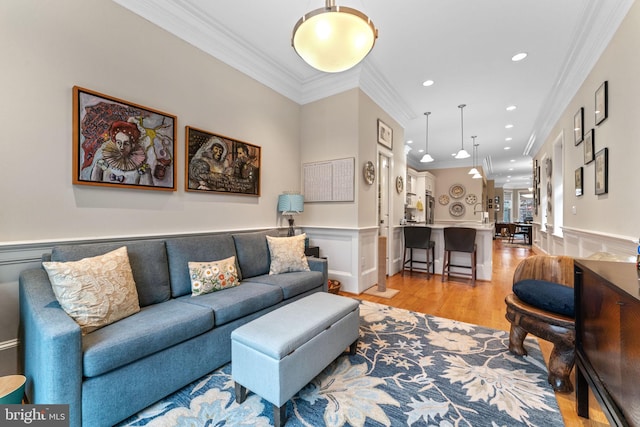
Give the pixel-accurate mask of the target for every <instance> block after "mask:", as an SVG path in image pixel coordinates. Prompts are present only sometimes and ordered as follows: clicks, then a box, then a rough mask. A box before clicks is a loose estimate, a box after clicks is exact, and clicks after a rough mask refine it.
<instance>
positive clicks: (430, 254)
mask: <svg viewBox="0 0 640 427" xmlns="http://www.w3.org/2000/svg"><path fill="white" fill-rule="evenodd" d="M435 247H436V242H434V241H433V240H431V227H421V226H410V227H404V251H403V253H402V275H403V276H404V272H405V270H407V269H408V270H409V273H413V270H416V271H420V272H426V273H427V277H430V274H429V266H431V274H435V266H434V260H435V253H436V252H435ZM420 249H423V250H425V252H426V255H425V261H422V260H416V259H414V253H413V251H414V250H420ZM407 250H408V251H409V259H407V258H406V256H407ZM407 264H408V268H407ZM414 264H418V265H419V267H418V268H416V267H414Z"/></svg>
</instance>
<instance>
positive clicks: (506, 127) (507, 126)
mask: <svg viewBox="0 0 640 427" xmlns="http://www.w3.org/2000/svg"><path fill="white" fill-rule="evenodd" d="M512 127H513V125H506V126H505V127H504V128H505V129H511V128H512Z"/></svg>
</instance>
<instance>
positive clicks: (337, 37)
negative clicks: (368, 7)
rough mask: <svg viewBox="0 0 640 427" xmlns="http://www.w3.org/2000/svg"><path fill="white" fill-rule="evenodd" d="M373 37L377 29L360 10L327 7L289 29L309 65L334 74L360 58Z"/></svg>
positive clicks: (371, 46) (374, 39) (350, 65)
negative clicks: (291, 29) (291, 30)
mask: <svg viewBox="0 0 640 427" xmlns="http://www.w3.org/2000/svg"><path fill="white" fill-rule="evenodd" d="M377 37H378V30H376V28H375V27H374V25H373V23H372V22H371V20H370V19H369V18H368V17H367V16H366V15H364V14H363V13H362V12H360V11H358V10H356V9H351V8H349V7H341V6H331V7H324V8H320V9H316V10H314V11H312V12H309V13H307V14H306V15H305V16H303V17H302V18H300V20H299V21H298V23H297V24H296V26H295V27H294V29H293V36H292V38H291V44H292V45H293V48H294V49H295V51H296V53H297V54H298V55H300V57H301V58H302V59H304V61H305V62H306V63H307V64H309V65H311V66H312V67H313V68H316V69H318V70H320V71H325V72H327V73H338V72H341V71H346V70H348V69H349V68H352V67H354V66H355V65H357V64H358V63H359V62H360V61H362V60H363V59H364V57H365V56H367V55H368V54H369V52H370V51H371V49H372V48H373V45H374V44H375V42H376V38H377Z"/></svg>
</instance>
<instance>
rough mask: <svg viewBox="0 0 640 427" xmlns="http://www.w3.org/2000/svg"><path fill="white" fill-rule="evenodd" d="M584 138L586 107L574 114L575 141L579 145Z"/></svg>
mask: <svg viewBox="0 0 640 427" xmlns="http://www.w3.org/2000/svg"><path fill="white" fill-rule="evenodd" d="M583 139H584V107H580V109H579V110H578V111H577V112H576V114H575V115H574V116H573V142H574V144H575V145H578V144H580V143H581V142H582V140H583Z"/></svg>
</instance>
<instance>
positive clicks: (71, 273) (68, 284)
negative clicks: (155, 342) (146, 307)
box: [42, 246, 140, 335]
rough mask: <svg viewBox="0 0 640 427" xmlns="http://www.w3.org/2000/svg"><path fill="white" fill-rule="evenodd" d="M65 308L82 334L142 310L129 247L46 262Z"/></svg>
mask: <svg viewBox="0 0 640 427" xmlns="http://www.w3.org/2000/svg"><path fill="white" fill-rule="evenodd" d="M42 265H43V267H44V269H45V270H46V271H47V274H48V275H49V280H50V281H51V286H52V288H53V292H54V294H55V295H56V298H57V299H58V302H59V303H60V306H61V307H62V309H63V310H64V311H65V312H66V313H67V314H68V315H69V316H71V317H72V318H73V320H75V321H76V323H77V324H78V325H80V330H81V331H82V335H86V334H88V333H89V332H93V331H95V330H96V329H100V328H102V327H103V326H106V325H109V324H111V323H114V322H116V321H118V320H120V319H124V318H125V317H128V316H131V315H132V314H134V313H137V312H138V311H140V303H139V302H138V291H137V290H136V284H135V282H134V280H133V274H132V273H131V266H130V265H129V255H128V253H127V247H126V246H123V247H121V248H119V249H116V250H114V251H112V252H108V253H106V254H104V255H99V256H96V257H92V258H83V259H81V260H79V261H69V262H43V263H42Z"/></svg>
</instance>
